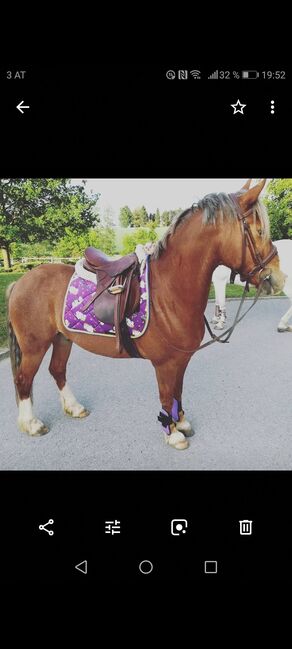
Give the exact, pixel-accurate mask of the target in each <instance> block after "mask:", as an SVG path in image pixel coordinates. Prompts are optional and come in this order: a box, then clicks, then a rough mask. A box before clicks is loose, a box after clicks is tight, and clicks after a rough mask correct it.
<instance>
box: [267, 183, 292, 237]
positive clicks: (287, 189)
mask: <svg viewBox="0 0 292 649" xmlns="http://www.w3.org/2000/svg"><path fill="white" fill-rule="evenodd" d="M264 204H265V206H266V208H267V210H268V214H269V218H270V226H271V239H272V240H273V241H277V240H278V239H288V238H289V237H292V179H291V178H274V179H273V180H271V182H270V183H269V184H268V187H267V192H266V196H265V198H264Z"/></svg>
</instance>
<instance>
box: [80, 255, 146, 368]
mask: <svg viewBox="0 0 292 649" xmlns="http://www.w3.org/2000/svg"><path fill="white" fill-rule="evenodd" d="M84 256H85V260H84V262H83V266H84V268H85V269H86V270H89V271H90V272H92V273H95V274H96V280H97V285H96V291H95V292H94V293H93V295H92V296H91V298H90V301H89V302H86V304H85V305H84V307H83V309H82V310H83V311H85V310H86V309H87V308H88V307H89V305H90V304H91V303H92V302H93V301H94V313H95V315H96V317H97V318H98V320H101V321H102V322H105V323H107V324H111V325H113V326H114V327H115V333H116V347H117V350H118V351H119V352H121V351H122V347H123V346H124V347H125V349H126V350H127V351H128V353H130V355H135V356H137V355H138V353H137V350H136V349H135V346H134V344H133V342H132V340H131V337H130V335H129V334H128V330H127V326H126V317H129V316H131V315H132V314H133V313H135V311H137V310H138V308H139V304H140V286H139V270H140V265H139V260H138V257H137V255H136V254H135V253H131V254H129V255H126V256H125V257H121V258H120V259H115V260H113V259H111V258H110V257H108V256H107V255H105V254H104V253H103V252H102V251H101V250H98V249H97V248H93V247H92V246H89V248H86V250H85V252H84ZM134 352H136V353H134Z"/></svg>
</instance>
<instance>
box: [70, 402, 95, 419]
mask: <svg viewBox="0 0 292 649" xmlns="http://www.w3.org/2000/svg"><path fill="white" fill-rule="evenodd" d="M63 410H64V413H65V414H66V415H69V417H75V418H76V419H82V418H83V417H88V415H90V412H89V410H86V408H84V406H81V404H80V403H78V404H75V405H74V406H72V407H71V408H70V407H69V406H65V407H63Z"/></svg>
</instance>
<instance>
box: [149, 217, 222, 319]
mask: <svg viewBox="0 0 292 649" xmlns="http://www.w3.org/2000/svg"><path fill="white" fill-rule="evenodd" d="M183 228H184V232H183ZM180 230H181V231H180ZM180 230H178V231H177V232H176V233H175V235H173V236H172V238H171V239H170V240H169V241H168V244H167V248H166V250H165V251H164V252H163V253H162V254H161V256H160V257H159V258H158V259H157V260H155V261H154V263H153V278H154V282H153V285H154V288H157V289H158V288H159V298H158V299H159V302H160V304H162V301H164V300H166V301H167V302H169V298H170V296H171V297H172V303H173V304H175V310H176V311H177V310H179V309H182V310H183V311H186V309H187V310H188V311H189V313H190V314H191V313H192V311H193V312H196V313H198V312H199V311H200V310H201V311H202V312H203V311H204V310H205V307H206V303H207V300H208V295H209V288H210V284H211V279H212V273H213V271H214V269H215V268H216V266H217V265H218V255H217V250H216V230H215V229H213V228H212V229H211V228H208V231H207V228H202V227H201V225H200V224H198V227H197V229H196V228H195V229H194V227H191V224H190V223H188V224H186V226H185V225H182V226H181V228H180ZM156 294H157V297H158V291H156Z"/></svg>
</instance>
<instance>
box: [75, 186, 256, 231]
mask: <svg viewBox="0 0 292 649" xmlns="http://www.w3.org/2000/svg"><path fill="white" fill-rule="evenodd" d="M246 181H247V178H218V179H216V178H215V179H214V178H199V179H198V178H194V179H193V178H189V179H181V178H169V179H167V178H162V179H161V178H160V179H157V178H152V179H151V178H147V179H141V178H137V179H128V178H126V179H125V178H89V179H88V180H87V183H86V191H87V192H90V190H92V191H93V192H99V193H100V194H101V195H100V198H99V201H98V207H99V212H100V214H102V213H103V211H104V210H105V209H108V208H110V209H111V210H112V211H113V220H114V221H115V222H116V223H117V224H118V223H119V212H120V208H121V207H123V206H124V205H128V206H129V207H130V209H131V210H133V209H135V208H136V207H141V206H142V205H145V207H146V210H147V212H148V213H149V212H155V211H156V209H157V208H159V210H160V212H163V211H164V210H174V209H177V208H181V209H182V210H183V209H185V208H187V207H189V206H190V205H192V203H194V202H196V201H197V200H198V199H200V198H202V197H203V196H205V195H206V194H209V193H211V192H226V193H229V192H236V191H238V190H239V189H241V187H242V186H243V185H244V184H245V183H246ZM81 182H82V179H81V178H74V179H73V178H72V183H73V184H79V183H81Z"/></svg>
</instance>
